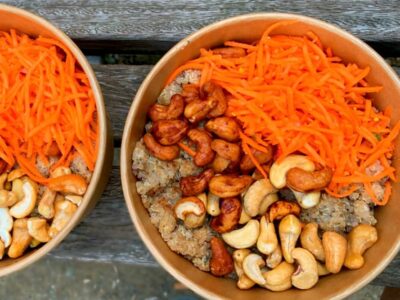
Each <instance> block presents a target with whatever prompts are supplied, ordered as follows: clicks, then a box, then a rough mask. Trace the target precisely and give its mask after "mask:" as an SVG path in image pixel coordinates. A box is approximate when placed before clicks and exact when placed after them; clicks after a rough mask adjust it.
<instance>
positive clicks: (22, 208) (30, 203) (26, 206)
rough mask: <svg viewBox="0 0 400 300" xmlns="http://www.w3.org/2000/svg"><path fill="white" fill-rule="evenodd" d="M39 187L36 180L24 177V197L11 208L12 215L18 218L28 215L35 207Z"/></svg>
mask: <svg viewBox="0 0 400 300" xmlns="http://www.w3.org/2000/svg"><path fill="white" fill-rule="evenodd" d="M38 189H39V187H38V185H37V184H36V183H35V182H33V181H32V180H30V179H29V178H28V177H24V178H23V179H22V190H23V192H24V198H23V199H22V200H21V201H19V202H17V203H16V204H14V206H13V207H11V208H10V215H11V216H13V217H14V218H18V219H19V218H24V217H26V216H28V215H29V214H30V213H31V212H32V211H33V209H34V208H35V205H36V198H37V194H38Z"/></svg>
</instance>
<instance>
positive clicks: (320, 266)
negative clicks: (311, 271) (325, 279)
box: [317, 261, 331, 276]
mask: <svg viewBox="0 0 400 300" xmlns="http://www.w3.org/2000/svg"><path fill="white" fill-rule="evenodd" d="M317 269H318V276H325V275H328V274H331V272H329V271H328V269H327V268H326V266H325V265H323V264H322V263H320V262H319V261H317Z"/></svg>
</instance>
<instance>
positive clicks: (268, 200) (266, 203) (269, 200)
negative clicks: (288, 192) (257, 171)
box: [258, 193, 279, 216]
mask: <svg viewBox="0 0 400 300" xmlns="http://www.w3.org/2000/svg"><path fill="white" fill-rule="evenodd" d="M278 199H279V197H278V194H277V193H272V194H269V195H267V196H266V197H265V198H264V199H263V200H262V201H261V204H260V209H259V210H258V215H259V216H262V215H265V213H266V212H267V211H268V208H269V207H270V206H271V205H272V204H274V203H275V202H276V201H278Z"/></svg>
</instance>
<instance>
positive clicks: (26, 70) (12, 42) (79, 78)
mask: <svg viewBox="0 0 400 300" xmlns="http://www.w3.org/2000/svg"><path fill="white" fill-rule="evenodd" d="M97 148H98V120H97V112H96V103H95V99H94V95H93V93H92V90H91V88H90V84H89V81H88V78H87V77H86V75H85V73H84V72H83V71H82V70H81V68H80V66H79V64H78V63H77V62H76V60H75V58H74V56H73V55H72V54H71V53H70V52H69V50H68V49H66V47H64V46H63V45H62V44H61V43H60V42H58V41H56V40H53V39H50V38H44V37H38V38H35V39H33V38H31V37H29V36H27V35H25V34H19V33H17V32H16V31H15V30H10V31H9V32H0V158H1V160H3V161H4V162H5V163H6V164H7V169H11V168H12V167H13V166H15V165H16V164H17V165H19V167H21V168H22V169H23V171H24V172H25V173H26V174H27V175H28V176H29V177H31V178H32V179H33V180H35V181H37V182H40V183H46V182H47V181H48V179H47V178H45V177H43V176H42V175H41V173H40V172H39V171H38V169H37V167H36V163H37V160H38V159H40V160H41V161H42V162H44V163H45V164H48V163H49V161H48V158H49V156H50V155H55V154H58V155H59V157H60V158H59V160H58V161H57V162H56V163H55V164H54V165H53V166H52V168H53V169H54V168H56V167H58V166H68V165H69V163H70V162H71V160H72V159H73V157H74V155H75V154H76V153H79V154H80V155H81V156H82V158H83V159H84V161H85V163H86V164H87V166H88V168H89V169H90V170H93V169H94V165H95V161H96V157H97Z"/></svg>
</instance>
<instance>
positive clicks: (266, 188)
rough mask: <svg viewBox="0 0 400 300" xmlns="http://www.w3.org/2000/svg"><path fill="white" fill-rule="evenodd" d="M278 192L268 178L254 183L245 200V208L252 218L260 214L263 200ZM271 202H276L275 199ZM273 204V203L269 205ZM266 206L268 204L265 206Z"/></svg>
mask: <svg viewBox="0 0 400 300" xmlns="http://www.w3.org/2000/svg"><path fill="white" fill-rule="evenodd" d="M276 192H277V190H276V189H275V188H274V187H273V186H272V184H271V183H270V181H269V180H268V179H266V178H264V179H260V180H257V181H256V182H254V183H253V184H252V185H251V186H250V187H249V189H248V190H247V192H246V194H245V195H244V198H243V208H244V210H245V211H246V213H247V214H248V215H249V216H250V217H255V216H257V215H258V214H259V212H260V206H261V203H262V202H263V200H264V199H265V198H266V197H267V196H268V195H270V194H273V193H276ZM270 200H274V199H273V198H272V199H271V198H270ZM269 204H272V203H269ZM264 205H265V206H266V204H264Z"/></svg>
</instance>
